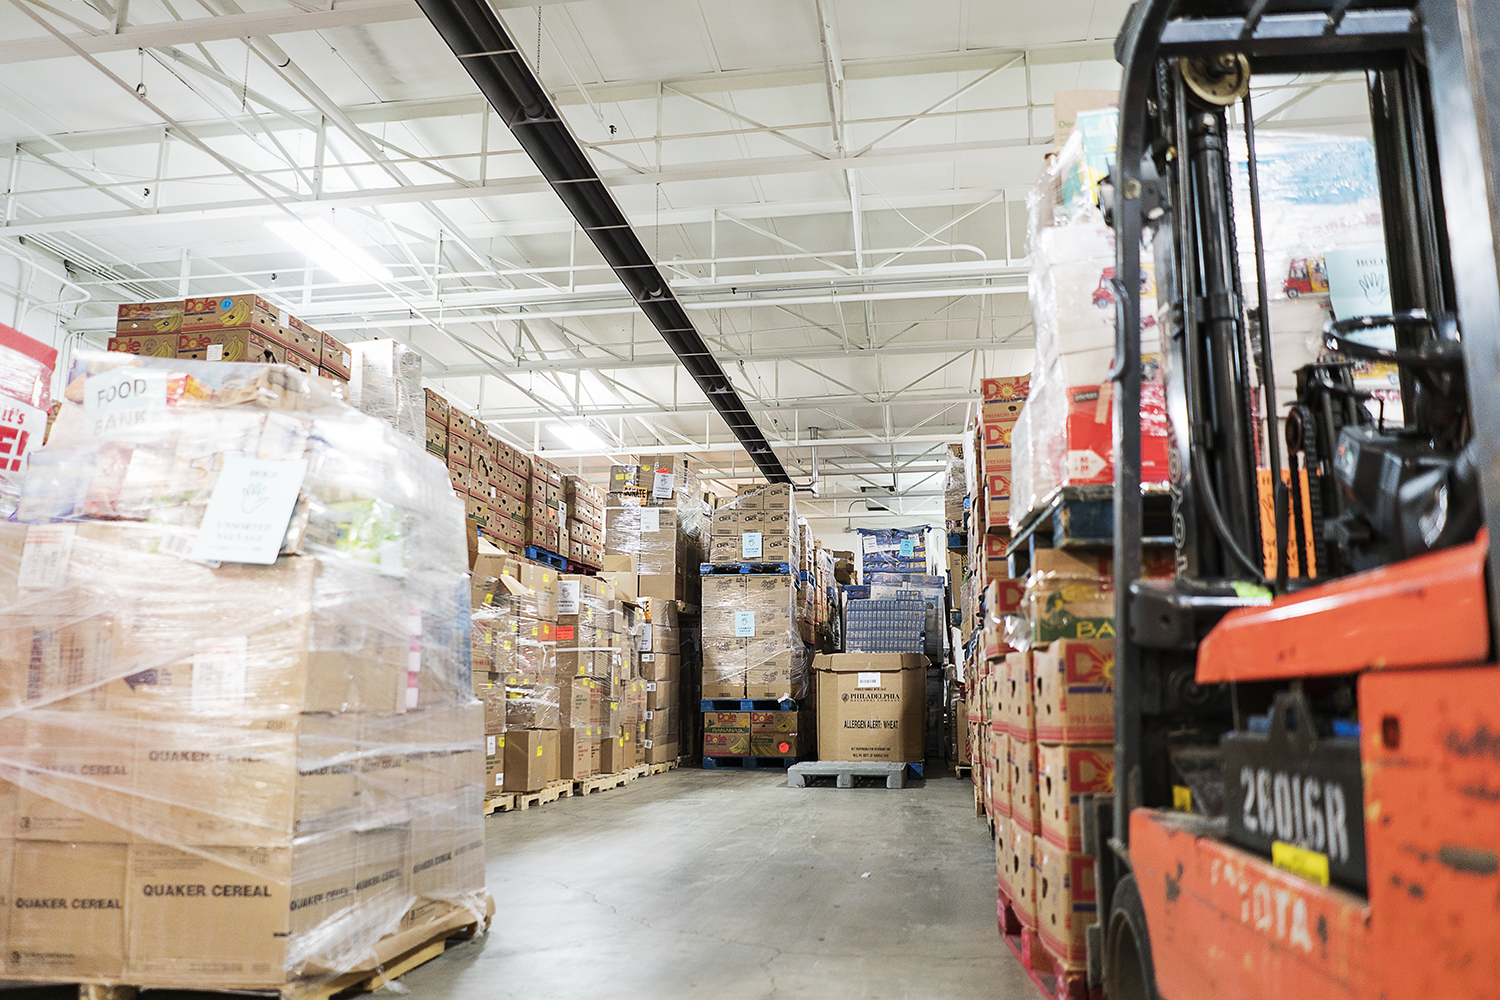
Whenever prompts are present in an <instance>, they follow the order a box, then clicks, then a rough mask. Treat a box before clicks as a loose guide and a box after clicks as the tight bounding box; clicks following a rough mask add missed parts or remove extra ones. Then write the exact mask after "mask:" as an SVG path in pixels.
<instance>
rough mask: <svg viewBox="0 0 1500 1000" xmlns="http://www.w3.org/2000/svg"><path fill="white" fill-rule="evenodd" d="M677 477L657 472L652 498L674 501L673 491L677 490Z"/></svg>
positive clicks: (653, 482) (652, 488) (653, 483)
mask: <svg viewBox="0 0 1500 1000" xmlns="http://www.w3.org/2000/svg"><path fill="white" fill-rule="evenodd" d="M676 479H677V477H676V475H675V474H674V473H671V472H657V473H656V476H655V478H654V479H653V480H652V483H651V496H652V498H653V499H655V500H670V499H672V491H673V490H674V489H675V488H676Z"/></svg>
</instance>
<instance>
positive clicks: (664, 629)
mask: <svg viewBox="0 0 1500 1000" xmlns="http://www.w3.org/2000/svg"><path fill="white" fill-rule="evenodd" d="M707 517H708V505H707V503H706V502H705V500H704V497H703V494H702V492H701V490H700V489H699V486H698V476H697V473H696V472H695V471H694V470H693V468H692V467H691V465H689V463H688V460H687V458H686V457H684V456H681V455H647V456H643V457H642V458H641V459H640V460H639V461H638V462H633V463H631V464H628V465H619V466H614V467H612V468H611V473H610V482H609V491H608V493H607V494H606V495H605V502H604V526H605V531H604V559H603V563H604V566H603V568H604V570H605V572H603V573H602V574H601V576H603V577H605V578H606V579H609V580H611V581H613V582H614V583H615V585H616V586H617V588H619V589H620V591H621V592H628V593H630V594H632V595H634V597H635V599H636V600H637V601H638V602H639V603H640V605H641V606H642V611H643V619H644V623H649V625H650V630H649V642H650V648H649V649H648V648H643V649H642V655H641V679H642V680H644V681H645V683H646V687H647V705H646V708H645V713H646V716H647V718H646V719H645V727H646V736H645V740H644V743H645V751H646V762H647V763H649V764H661V763H667V762H670V761H675V760H676V759H677V757H678V755H679V752H680V748H681V746H682V738H683V732H684V728H685V727H684V717H683V715H682V710H683V708H682V706H683V705H684V704H685V703H687V700H688V699H689V698H690V697H691V692H690V691H688V690H686V687H687V686H685V685H684V684H683V679H684V670H690V671H692V672H693V674H694V677H693V679H694V681H696V671H697V667H698V663H697V660H696V659H694V658H693V657H695V656H696V653H695V650H696V648H697V646H696V644H695V643H692V642H688V641H684V640H685V639H686V638H687V637H689V636H692V635H694V634H696V618H695V617H694V614H695V613H696V610H697V605H698V602H699V600H700V596H701V591H700V587H699V578H698V567H699V565H700V564H701V563H702V561H703V556H704V536H705V535H706V533H707V527H708V525H707V523H706V522H707ZM643 641H647V640H645V639H643ZM691 687H694V688H695V687H696V683H695V684H693V685H691Z"/></svg>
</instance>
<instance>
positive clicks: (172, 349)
mask: <svg viewBox="0 0 1500 1000" xmlns="http://www.w3.org/2000/svg"><path fill="white" fill-rule="evenodd" d="M178 338H179V335H178V334H177V333H155V332H151V333H122V334H118V335H117V336H114V337H110V338H109V342H108V344H107V345H106V349H107V350H111V351H116V352H118V353H120V354H134V355H137V356H139V357H149V358H175V357H177V341H178Z"/></svg>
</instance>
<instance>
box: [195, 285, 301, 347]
mask: <svg viewBox="0 0 1500 1000" xmlns="http://www.w3.org/2000/svg"><path fill="white" fill-rule="evenodd" d="M283 316H285V314H284V313H282V312H280V310H278V309H277V308H276V307H275V306H273V305H271V303H270V302H268V301H267V300H265V299H263V298H261V297H260V296H259V295H213V296H199V297H197V298H191V299H187V300H185V301H184V302H183V303H182V332H183V333H198V332H200V331H203V330H231V329H238V328H241V327H253V328H254V329H255V330H256V332H258V333H262V334H265V335H267V336H270V337H274V338H275V339H277V340H281V341H282V342H285V337H284V336H283V334H282V322H284V321H283V320H282V317H283ZM286 318H287V319H290V317H286ZM292 346H296V345H295V344H293V345H292Z"/></svg>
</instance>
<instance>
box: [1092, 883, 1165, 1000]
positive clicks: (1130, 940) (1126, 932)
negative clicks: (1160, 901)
mask: <svg viewBox="0 0 1500 1000" xmlns="http://www.w3.org/2000/svg"><path fill="white" fill-rule="evenodd" d="M1104 995H1105V996H1107V997H1109V1000H1161V994H1160V993H1159V992H1157V989H1156V964H1155V963H1154V962H1153V961H1152V960H1151V938H1150V936H1149V935H1148V934H1147V933H1146V909H1145V907H1144V906H1142V905H1141V891H1140V888H1139V887H1138V886H1137V885H1136V882H1135V876H1134V875H1126V876H1125V877H1124V878H1122V879H1120V881H1119V883H1118V884H1117V885H1116V886H1115V892H1114V902H1113V906H1112V908H1111V911H1110V915H1109V924H1108V928H1107V930H1106V937H1105V947H1104Z"/></svg>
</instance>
